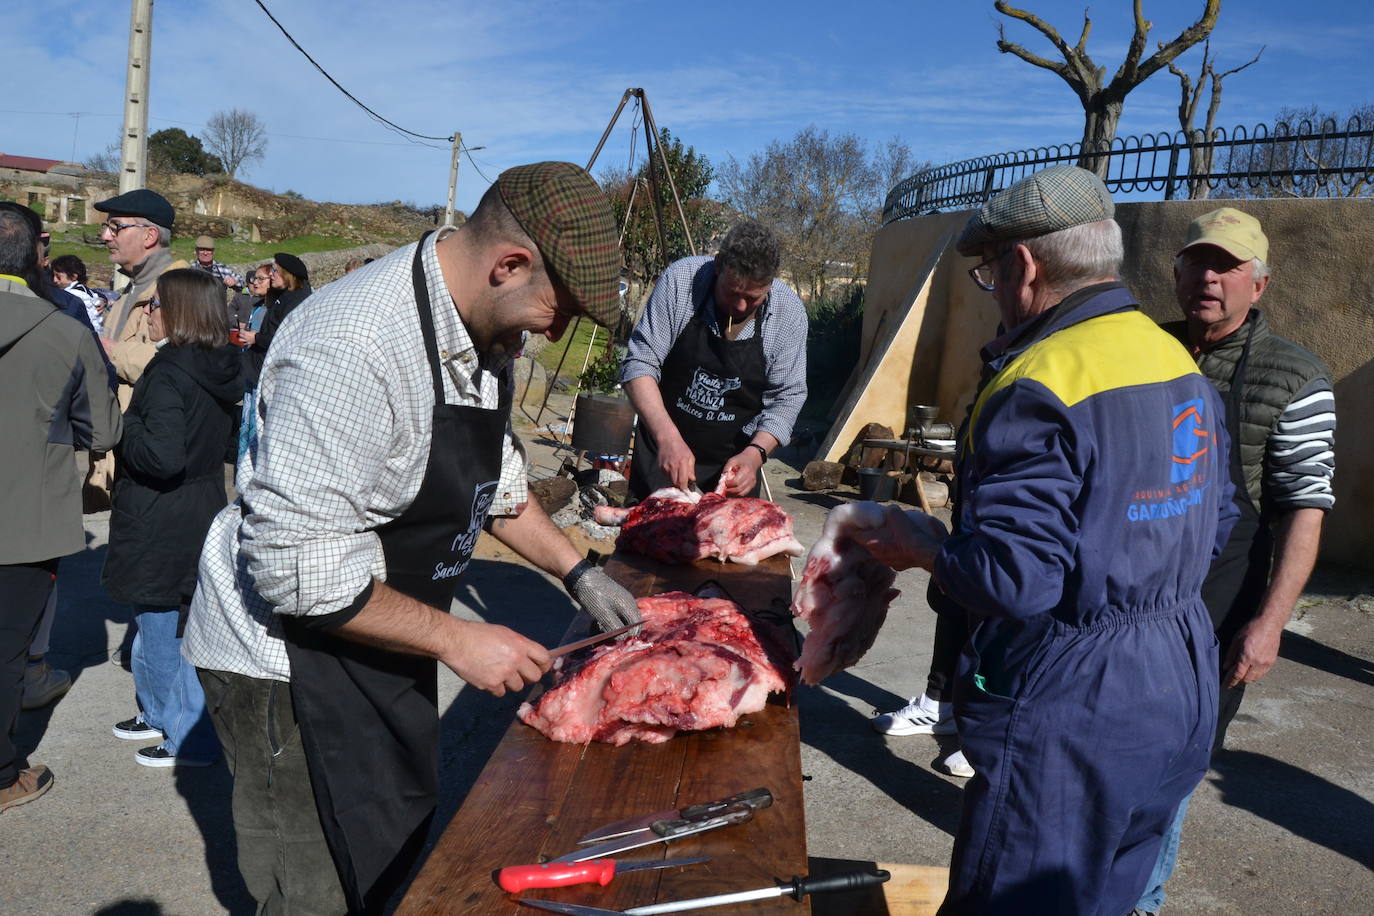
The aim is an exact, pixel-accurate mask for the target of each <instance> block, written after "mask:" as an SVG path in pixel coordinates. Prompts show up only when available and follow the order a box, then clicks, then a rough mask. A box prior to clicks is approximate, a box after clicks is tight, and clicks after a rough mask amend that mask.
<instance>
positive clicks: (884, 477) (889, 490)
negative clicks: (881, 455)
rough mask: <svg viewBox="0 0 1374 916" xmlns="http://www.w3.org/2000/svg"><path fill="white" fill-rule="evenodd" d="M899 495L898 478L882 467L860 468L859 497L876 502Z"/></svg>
mask: <svg viewBox="0 0 1374 916" xmlns="http://www.w3.org/2000/svg"><path fill="white" fill-rule="evenodd" d="M896 495H897V478H895V477H893V476H891V475H890V474H888V473H887V471H884V470H883V469H882V468H859V498H860V499H871V500H874V501H876V502H882V501H884V500H889V499H892V498H893V497H894V496H896Z"/></svg>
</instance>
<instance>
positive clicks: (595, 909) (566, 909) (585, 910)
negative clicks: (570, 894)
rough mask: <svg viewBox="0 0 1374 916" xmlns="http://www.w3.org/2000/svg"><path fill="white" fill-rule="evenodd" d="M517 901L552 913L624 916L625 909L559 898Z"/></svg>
mask: <svg viewBox="0 0 1374 916" xmlns="http://www.w3.org/2000/svg"><path fill="white" fill-rule="evenodd" d="M516 903H518V904H520V905H521V906H529V907H534V908H535V909H537V910H548V911H549V912H550V913H563V914H565V916H624V913H625V911H624V910H603V909H602V908H601V907H599V906H583V905H582V904H580V903H560V902H558V901H557V900H532V899H530V898H529V897H521V898H520V899H519V900H517V901H516Z"/></svg>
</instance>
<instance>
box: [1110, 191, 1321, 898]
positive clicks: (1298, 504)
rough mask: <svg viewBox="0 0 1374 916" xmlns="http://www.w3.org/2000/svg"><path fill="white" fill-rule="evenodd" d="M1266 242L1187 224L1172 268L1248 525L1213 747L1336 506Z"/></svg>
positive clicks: (1220, 621) (1305, 360)
mask: <svg viewBox="0 0 1374 916" xmlns="http://www.w3.org/2000/svg"><path fill="white" fill-rule="evenodd" d="M1268 257H1269V240H1268V238H1266V237H1265V235H1264V231H1263V229H1262V228H1261V226H1260V223H1259V220H1257V219H1255V218H1254V217H1253V216H1250V215H1249V214H1246V213H1243V212H1241V211H1239V210H1236V209H1233V208H1231V207H1222V208H1221V209H1219V210H1213V211H1211V212H1210V213H1205V214H1203V215H1202V216H1200V217H1198V218H1197V219H1195V220H1193V222H1192V223H1191V224H1190V225H1189V227H1188V243H1187V244H1186V245H1185V246H1184V247H1183V249H1182V250H1181V251H1180V252H1179V254H1178V259H1177V260H1176V262H1175V264H1174V285H1175V293H1176V295H1177V298H1178V304H1179V307H1180V308H1181V309H1182V311H1183V315H1184V318H1185V320H1184V321H1183V322H1179V323H1177V324H1174V325H1170V326H1169V330H1171V331H1172V332H1173V333H1174V334H1175V335H1176V336H1177V337H1178V338H1179V339H1180V340H1181V341H1182V342H1183V344H1184V345H1185V346H1187V347H1188V348H1189V350H1190V352H1192V353H1193V355H1194V356H1195V357H1196V358H1197V360H1198V367H1199V368H1200V369H1201V370H1202V372H1203V374H1204V375H1206V376H1207V377H1208V378H1209V379H1211V381H1212V383H1213V384H1215V385H1216V387H1217V389H1218V390H1219V391H1220V392H1221V394H1222V397H1223V398H1224V399H1225V401H1226V429H1227V432H1228V433H1230V437H1231V481H1232V483H1234V484H1235V488H1236V493H1235V503H1236V507H1237V508H1238V509H1239V510H1240V518H1239V520H1238V521H1237V522H1236V526H1235V527H1234V528H1233V529H1232V530H1231V536H1230V539H1229V540H1228V541H1227V543H1226V546H1225V548H1224V549H1223V550H1222V552H1221V554H1220V555H1218V556H1217V557H1216V559H1215V560H1213V562H1212V566H1211V569H1210V570H1209V571H1208V574H1207V579H1206V581H1205V582H1204V583H1203V585H1202V599H1203V601H1204V602H1206V604H1207V609H1208V611H1209V612H1210V613H1211V616H1212V623H1213V625H1214V626H1215V627H1216V633H1217V640H1218V642H1219V643H1220V645H1219V652H1220V660H1221V691H1220V694H1219V696H1218V704H1217V705H1218V710H1217V731H1216V739H1215V741H1214V742H1213V745H1212V752H1213V754H1216V753H1217V752H1218V751H1220V750H1221V749H1222V747H1223V741H1224V739H1225V737H1226V729H1227V727H1228V726H1229V725H1230V724H1231V720H1232V719H1233V718H1234V717H1235V715H1236V712H1237V711H1238V710H1239V709H1240V703H1241V699H1242V697H1243V696H1244V693H1245V686H1246V684H1250V683H1254V682H1255V681H1258V680H1259V679H1260V678H1262V677H1264V675H1265V674H1266V673H1267V672H1268V671H1269V669H1270V667H1272V666H1273V664H1274V662H1275V660H1276V659H1277V658H1278V652H1279V637H1280V635H1281V634H1282V633H1283V628H1284V626H1285V625H1286V624H1287V623H1288V620H1289V618H1290V617H1291V616H1292V614H1293V607H1294V605H1295V604H1296V602H1297V599H1298V596H1299V595H1300V594H1301V593H1302V588H1303V585H1305V584H1306V582H1307V577H1308V576H1309V575H1310V574H1311V572H1312V567H1313V565H1314V564H1315V563H1316V559H1317V547H1318V544H1319V543H1320V539H1321V526H1322V522H1323V520H1324V519H1325V515H1326V512H1327V511H1328V510H1329V509H1330V508H1331V505H1332V502H1333V499H1332V494H1331V476H1332V473H1333V472H1334V470H1335V464H1334V457H1333V455H1332V452H1331V448H1332V436H1333V434H1334V431H1335V421H1336V417H1335V400H1334V397H1333V394H1332V391H1331V381H1330V378H1331V375H1330V371H1329V370H1328V369H1327V368H1326V366H1324V365H1322V363H1321V361H1320V360H1318V359H1317V358H1316V357H1315V356H1313V355H1312V354H1311V353H1309V352H1307V351H1306V350H1304V349H1303V348H1301V347H1299V346H1298V345H1297V344H1295V343H1293V342H1291V341H1289V340H1285V339H1284V338H1282V337H1279V336H1278V335H1276V334H1273V333H1272V332H1270V330H1269V326H1268V323H1267V322H1266V321H1265V318H1264V316H1263V315H1262V314H1261V313H1260V312H1259V310H1258V309H1255V308H1254V307H1253V306H1254V305H1255V303H1256V302H1258V301H1259V298H1260V296H1261V295H1263V294H1264V291H1265V289H1266V288H1267V287H1268V285H1269V267H1268V265H1267V264H1266V263H1265V262H1266V261H1267V259H1268ZM1187 808H1188V800H1187V799H1184V801H1183V804H1182V805H1180V806H1179V809H1178V813H1177V814H1176V815H1175V817H1174V822H1173V825H1172V826H1171V828H1170V832H1169V834H1168V835H1167V836H1165V838H1164V844H1163V846H1161V848H1160V856H1159V861H1158V863H1157V864H1156V866H1155V872H1154V874H1153V875H1152V876H1151V879H1150V883H1149V885H1148V886H1147V887H1146V891H1145V895H1144V896H1143V897H1141V899H1140V902H1139V903H1138V904H1137V906H1136V909H1137V911H1138V912H1142V913H1157V912H1159V910H1160V908H1161V907H1162V906H1163V904H1164V897H1165V895H1164V884H1165V882H1167V881H1168V880H1169V877H1170V875H1171V874H1172V872H1173V869H1174V863H1175V860H1176V857H1177V854H1178V842H1179V836H1180V834H1181V832H1182V829H1183V818H1184V814H1185V812H1186V811H1187Z"/></svg>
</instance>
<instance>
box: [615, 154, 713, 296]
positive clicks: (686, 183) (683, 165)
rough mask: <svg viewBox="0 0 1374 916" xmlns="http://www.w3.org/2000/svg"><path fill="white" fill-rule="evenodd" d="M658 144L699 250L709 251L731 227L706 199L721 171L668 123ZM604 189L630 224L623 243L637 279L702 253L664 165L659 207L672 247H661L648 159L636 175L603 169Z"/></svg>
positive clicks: (618, 216) (621, 223)
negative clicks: (676, 201)
mask: <svg viewBox="0 0 1374 916" xmlns="http://www.w3.org/2000/svg"><path fill="white" fill-rule="evenodd" d="M658 146H659V148H660V149H661V150H662V151H663V158H664V159H666V160H667V161H668V168H669V169H670V170H671V172H672V176H673V182H674V183H675V184H676V186H677V193H678V197H679V199H681V201H682V209H683V213H684V214H685V215H686V217H687V225H688V227H689V228H690V229H691V233H692V241H693V242H695V243H696V246H697V251H703V250H705V248H706V245H707V243H708V242H709V241H710V240H711V239H712V238H713V237H715V236H716V235H718V234H719V233H720V232H721V230H722V229H723V228H724V225H725V220H724V216H723V213H722V209H723V208H722V207H721V205H720V204H719V203H717V202H716V201H713V200H709V199H707V197H706V192H707V190H708V189H709V188H710V187H711V181H712V180H713V179H714V178H715V169H714V168H713V167H712V166H711V162H710V160H708V159H707V158H706V157H705V156H703V155H701V154H699V153H698V152H697V151H696V149H695V148H694V147H691V146H685V145H684V144H683V142H682V140H681V138H679V137H674V136H673V135H672V133H671V132H670V131H669V130H668V129H667V128H666V127H665V128H661V129H660V130H659V135H658ZM601 187H602V190H604V191H605V192H606V196H607V197H609V198H610V200H611V207H612V209H613V210H614V212H615V218H616V224H617V225H619V226H623V227H624V228H625V240H624V244H623V245H622V248H623V249H624V252H625V265H626V267H627V268H628V269H629V271H630V273H631V274H633V275H634V277H635V278H636V279H638V280H640V281H642V282H647V281H648V280H650V279H651V278H652V277H654V276H655V275H656V274H657V273H658V272H659V271H660V270H662V269H663V268H664V267H666V266H667V265H668V264H670V263H671V262H673V261H675V260H677V259H678V258H681V257H686V256H687V255H689V254H695V253H696V252H693V251H692V250H691V246H689V245H688V244H687V236H686V235H685V234H684V233H683V231H682V220H681V219H680V218H679V216H678V212H677V205H676V204H674V203H673V192H672V189H671V188H669V186H668V180H667V177H666V176H665V175H664V174H663V171H662V168H661V167H660V168H659V173H658V207H659V211H660V212H662V214H663V234H664V236H665V237H666V240H667V250H666V251H663V250H661V249H662V248H663V246H662V244H660V242H659V236H658V226H657V223H656V221H655V216H654V198H653V183H652V182H651V181H650V176H649V163H648V162H647V161H646V162H644V163H641V164H640V166H639V168H638V169H636V170H635V171H634V172H633V173H631V172H630V171H629V170H628V169H625V168H621V169H614V168H613V169H608V170H607V171H605V172H603V173H602V176H601ZM627 211H628V212H629V222H628V223H627V222H626V212H627Z"/></svg>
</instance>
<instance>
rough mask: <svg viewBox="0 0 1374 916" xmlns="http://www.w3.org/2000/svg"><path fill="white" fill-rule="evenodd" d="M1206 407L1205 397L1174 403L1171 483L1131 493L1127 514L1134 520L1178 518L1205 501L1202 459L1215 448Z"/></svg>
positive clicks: (1170, 466) (1171, 424) (1170, 467)
mask: <svg viewBox="0 0 1374 916" xmlns="http://www.w3.org/2000/svg"><path fill="white" fill-rule="evenodd" d="M1205 409H1206V404H1205V403H1204V402H1203V400H1202V399H1201V398H1193V399H1192V400H1189V401H1184V402H1183V403H1181V404H1175V405H1174V407H1173V419H1172V420H1171V422H1170V427H1171V437H1172V438H1171V449H1170V452H1171V455H1170V462H1169V486H1168V487H1163V488H1160V489H1154V490H1136V491H1135V492H1134V493H1132V494H1131V498H1132V500H1133V502H1131V503H1130V505H1128V506H1127V507H1126V518H1128V519H1129V520H1131V521H1133V522H1153V521H1158V520H1159V519H1165V518H1174V517H1175V516H1179V515H1186V514H1187V513H1188V510H1190V509H1191V508H1193V507H1194V506H1197V505H1200V504H1201V503H1202V496H1203V494H1204V493H1205V492H1206V491H1207V482H1206V480H1205V478H1204V470H1203V468H1202V466H1201V465H1200V462H1201V460H1202V458H1203V456H1204V455H1206V454H1207V453H1208V452H1209V451H1210V450H1211V448H1212V434H1211V432H1209V431H1208V429H1207V421H1206V416H1205V414H1204V411H1205Z"/></svg>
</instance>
